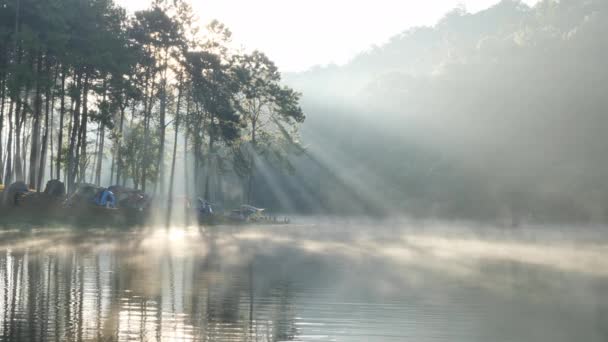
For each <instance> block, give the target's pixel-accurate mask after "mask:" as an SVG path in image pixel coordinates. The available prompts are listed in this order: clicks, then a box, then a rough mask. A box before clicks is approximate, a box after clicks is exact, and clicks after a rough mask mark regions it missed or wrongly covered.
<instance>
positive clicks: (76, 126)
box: [67, 72, 82, 192]
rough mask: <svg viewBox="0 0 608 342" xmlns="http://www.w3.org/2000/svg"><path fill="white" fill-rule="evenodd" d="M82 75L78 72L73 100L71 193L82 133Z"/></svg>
mask: <svg viewBox="0 0 608 342" xmlns="http://www.w3.org/2000/svg"><path fill="white" fill-rule="evenodd" d="M81 87H82V74H81V73H80V72H78V74H77V75H76V92H77V94H76V99H74V100H73V108H72V117H71V119H70V120H71V121H72V125H71V126H72V129H71V132H70V145H69V147H68V172H67V174H68V189H69V191H70V192H72V191H73V190H74V185H75V181H76V170H77V167H76V164H77V159H76V148H77V146H76V138H77V135H78V132H79V131H80V102H81V97H82V94H81V92H82V88H81Z"/></svg>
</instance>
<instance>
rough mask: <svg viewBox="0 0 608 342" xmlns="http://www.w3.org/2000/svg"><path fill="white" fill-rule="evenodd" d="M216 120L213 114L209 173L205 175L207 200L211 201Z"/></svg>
mask: <svg viewBox="0 0 608 342" xmlns="http://www.w3.org/2000/svg"><path fill="white" fill-rule="evenodd" d="M214 120H215V118H214V115H213V114H211V123H210V126H209V127H211V129H210V130H209V151H208V153H207V173H206V175H205V199H206V200H208V201H210V200H211V196H210V195H211V191H210V189H209V187H210V182H209V181H210V179H211V172H212V171H213V155H214V151H213V149H214V144H215V132H214V131H215V130H214V128H213V121H214Z"/></svg>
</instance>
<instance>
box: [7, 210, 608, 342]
mask: <svg viewBox="0 0 608 342" xmlns="http://www.w3.org/2000/svg"><path fill="white" fill-rule="evenodd" d="M302 222H303V223H301V224H292V225H287V226H266V227H264V226H243V227H211V228H199V227H171V228H169V229H165V228H145V229H130V230H110V229H87V230H81V229H73V228H71V229H70V228H62V227H52V228H50V227H49V228H45V227H34V228H32V227H28V228H23V227H14V228H13V229H5V230H2V231H0V341H139V340H144V341H157V340H158V341H445V342H448V341H449V342H455V341H467V342H468V341H500V342H502V341H505V342H506V341H513V342H522V341H539V342H544V341H547V342H559V341H586V342H592V341H607V340H608V231H604V230H603V228H598V227H573V226H560V227H541V226H538V227H523V228H517V229H512V228H508V229H507V228H500V227H489V226H482V225H467V224H462V223H461V224H456V223H453V224H443V223H438V222H425V223H403V222H397V221H395V222H390V221H383V222H382V223H374V222H372V221H357V220H351V221H347V220H333V221H332V220H323V221H322V220H317V221H315V220H302Z"/></svg>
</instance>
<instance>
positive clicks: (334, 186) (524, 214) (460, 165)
mask: <svg viewBox="0 0 608 342" xmlns="http://www.w3.org/2000/svg"><path fill="white" fill-rule="evenodd" d="M607 22H608V3H606V2H605V1H601V0H590V1H578V0H561V1H555V0H545V1H541V2H540V3H539V4H538V5H537V6H535V7H534V8H530V7H528V6H527V5H525V4H522V3H520V2H518V1H513V0H505V1H502V2H501V3H499V4H497V5H496V6H494V7H492V8H489V9H487V10H485V11H482V12H479V13H475V14H471V13H467V12H466V11H465V10H463V9H456V10H453V11H451V12H449V13H448V14H447V15H446V16H445V17H444V18H443V19H442V20H441V21H440V22H439V23H437V24H436V25H435V26H433V27H417V28H412V29H409V30H407V31H405V32H403V33H401V34H399V35H397V36H395V37H393V38H392V39H391V40H390V41H389V42H388V43H386V44H385V45H382V46H378V47H374V48H372V49H370V50H369V51H366V52H364V53H361V54H360V55H359V56H357V57H356V58H354V59H353V60H352V61H351V62H350V63H348V64H347V65H344V66H327V67H318V68H314V69H313V70H310V71H308V72H305V73H301V74H292V75H289V77H288V82H289V84H290V85H291V86H293V87H294V88H296V89H298V90H299V91H302V92H303V93H304V98H303V103H304V109H305V111H306V112H307V115H308V119H309V120H308V122H307V124H306V125H305V127H304V131H303V140H304V141H306V142H307V143H308V144H309V146H308V151H309V154H310V155H311V156H314V158H315V161H314V162H310V161H308V162H304V161H302V163H303V164H304V165H308V166H309V168H308V169H306V168H304V167H303V168H302V169H305V170H307V171H305V172H303V173H302V174H301V175H300V177H302V178H303V179H307V180H308V181H306V182H305V184H306V186H307V188H310V187H313V188H314V189H316V190H315V191H313V193H316V194H317V195H318V196H317V197H315V199H316V200H318V203H320V205H319V208H321V207H324V208H335V209H336V210H338V208H339V210H342V211H348V212H358V211H359V212H360V211H371V212H377V213H386V212H390V213H394V212H397V213H403V214H411V215H421V216H433V217H434V216H441V217H456V218H483V219H495V218H504V217H509V219H511V218H510V217H516V220H519V218H521V219H531V220H534V219H537V220H597V221H604V220H605V219H606V218H607V216H606V214H607V209H608V183H607V182H606V181H605V177H606V175H607V174H608V159H606V157H605V153H606V151H608V139H607V138H606V134H605V130H606V128H607V127H608V97H607V96H606V94H607V93H608V86H607V84H608V69H607V68H606V60H608V58H607V57H608V36H607V35H606V32H608V26H606V25H607V24H606V23H607ZM404 25H406V23H404ZM319 164H320V165H321V166H319ZM312 165H316V166H314V167H313V166H312ZM328 170H331V172H329V171H328ZM319 179H320V180H319ZM319 183H323V184H322V185H321V184H319ZM307 202H309V201H306V200H302V203H307ZM302 205H304V204H302ZM311 207H314V206H311Z"/></svg>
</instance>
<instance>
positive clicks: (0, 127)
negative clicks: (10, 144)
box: [0, 73, 6, 184]
mask: <svg viewBox="0 0 608 342" xmlns="http://www.w3.org/2000/svg"><path fill="white" fill-rule="evenodd" d="M5 85H6V82H5V76H4V73H3V74H2V78H1V79H0V184H3V179H4V158H3V155H4V153H3V152H4V151H3V150H2V147H3V146H2V142H3V139H2V138H3V134H2V133H4V105H5V103H6V102H5V100H6V96H5V95H6V88H5Z"/></svg>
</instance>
